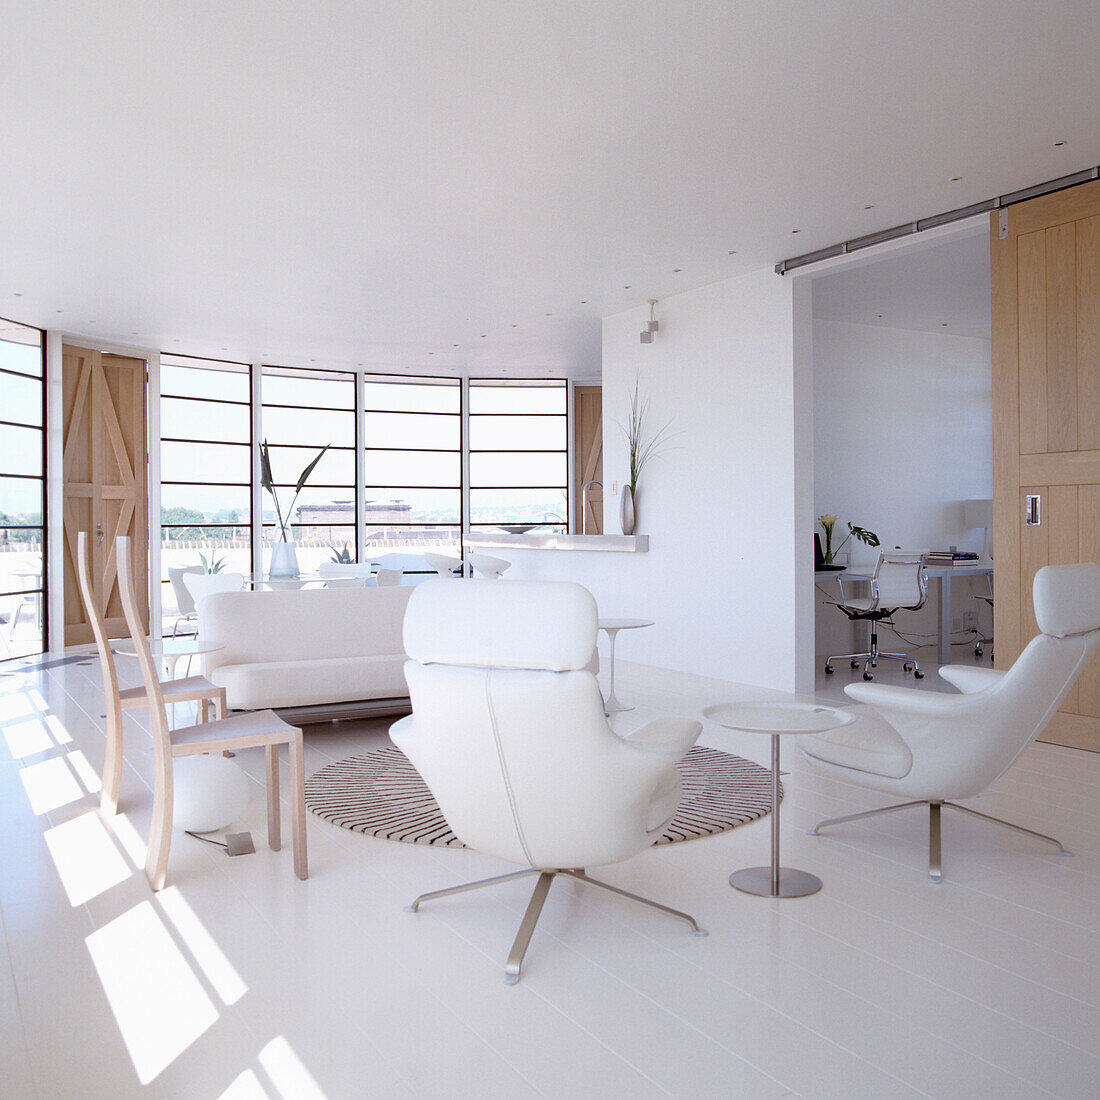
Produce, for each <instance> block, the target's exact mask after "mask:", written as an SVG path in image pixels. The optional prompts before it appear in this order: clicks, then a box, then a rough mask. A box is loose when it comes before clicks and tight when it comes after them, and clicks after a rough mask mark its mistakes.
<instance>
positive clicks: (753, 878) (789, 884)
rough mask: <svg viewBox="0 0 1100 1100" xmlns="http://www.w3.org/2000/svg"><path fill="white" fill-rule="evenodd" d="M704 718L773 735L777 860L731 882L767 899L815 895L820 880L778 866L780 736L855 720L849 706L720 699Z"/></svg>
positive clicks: (742, 873) (774, 856) (743, 872)
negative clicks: (735, 701) (723, 700)
mask: <svg viewBox="0 0 1100 1100" xmlns="http://www.w3.org/2000/svg"><path fill="white" fill-rule="evenodd" d="M702 717H704V718H706V719H708V720H709V721H711V722H714V723H716V724H717V725H719V726H725V727H726V728H727V729H731V730H743V731H745V732H746V733H768V734H771V739H772V809H771V814H772V863H771V866H770V867H745V868H743V869H742V870H740V871H734V872H733V874H732V875H730V885H731V886H733V887H736V888H737V889H738V890H741V891H743V892H744V893H746V894H756V895H757V897H762V898H801V897H806V895H808V894H816V893H817V892H818V890H820V889H821V879H819V878H818V877H817V875H811V874H810V873H809V872H808V871H798V870H796V869H795V868H793V867H781V866H780V865H779V738H780V737H782V736H784V735H785V734H791V733H824V732H825V731H826V730H831V729H836V727H837V726H846V725H848V724H849V723H851V722H854V721H855V715H854V714H852V712H851V711H848V710H838V709H837V708H836V707H826V706H820V705H819V704H817V703H749V702H745V703H718V704H716V705H715V706H712V707H707V708H705V709H704V710H703V712H702Z"/></svg>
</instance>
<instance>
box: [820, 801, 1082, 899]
mask: <svg viewBox="0 0 1100 1100" xmlns="http://www.w3.org/2000/svg"><path fill="white" fill-rule="evenodd" d="M913 806H927V807H928V878H929V879H930V880H931V881H932V882H935V883H938V882H942V881H943V869H942V861H941V852H942V842H941V837H940V809H941V807H943V806H950V807H951V809H953V810H958V811H959V812H960V813H964V814H970V815H971V816H972V817H980V818H982V819H983V820H985V821H992V822H993V824H994V825H1000V826H1001V827H1002V828H1004V829H1011V830H1012V831H1013V832H1016V833H1023V834H1024V836H1030V837H1034V838H1035V839H1036V840H1042V841H1044V842H1045V843H1047V844H1053V845H1054V846H1055V847H1056V848H1057V849H1058V854H1059V855H1062V856H1072V855H1073V853H1072V852H1071V851H1069V850H1067V849H1066V848H1065V847H1064V845H1063V844H1062V842H1061V841H1060V840H1056V839H1055V838H1054V837H1052V836H1047V835H1046V834H1045V833H1037V832H1035V831H1034V830H1033V829H1025V828H1024V827H1023V826H1022V825H1014V824H1013V823H1012V822H1011V821H1003V820H1002V819H1001V818H999V817H993V816H991V815H990V814H983V813H981V812H980V811H979V810H972V809H971V808H970V807H969V806H960V805H959V804H958V803H957V802H928V801H924V800H922V799H917V800H915V801H913V802H898V803H896V804H895V805H893V806H883V807H881V808H880V809H877V810H864V811H863V812H862V813H858V814H846V815H845V816H844V817H831V818H829V819H828V820H827V821H819V822H818V823H817V824H816V825H815V826H814V827H813V828H812V829H811V830H810V836H818V835H819V834H820V832H821V830H822V829H824V828H827V827H828V826H830V825H843V824H845V823H846V822H849V821H861V820H863V819H864V818H867V817H878V816H879V815H881V814H890V813H893V812H894V811H895V810H908V809H911V808H912V807H913Z"/></svg>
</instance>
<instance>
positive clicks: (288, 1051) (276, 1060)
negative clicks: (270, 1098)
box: [260, 1035, 325, 1100]
mask: <svg viewBox="0 0 1100 1100" xmlns="http://www.w3.org/2000/svg"><path fill="white" fill-rule="evenodd" d="M260 1065H261V1066H263V1068H264V1071H265V1072H266V1073H267V1075H268V1077H270V1078H271V1083H272V1084H273V1085H274V1086H275V1087H276V1088H277V1089H278V1090H279V1095H280V1096H282V1097H283V1098H284V1100H325V1094H324V1092H323V1091H322V1090H321V1086H320V1085H318V1084H317V1082H316V1081H315V1080H314V1079H313V1074H311V1073H310V1072H309V1070H308V1069H306V1067H305V1066H304V1065H303V1064H302V1060H301V1058H299V1057H298V1055H297V1054H295V1053H294V1048H293V1047H292V1046H291V1045H290V1043H288V1042H287V1040H286V1038H285V1037H284V1036H282V1035H280V1036H279V1037H278V1038H277V1039H272V1040H271V1042H270V1043H268V1044H267V1046H266V1047H264V1049H263V1050H261V1051H260Z"/></svg>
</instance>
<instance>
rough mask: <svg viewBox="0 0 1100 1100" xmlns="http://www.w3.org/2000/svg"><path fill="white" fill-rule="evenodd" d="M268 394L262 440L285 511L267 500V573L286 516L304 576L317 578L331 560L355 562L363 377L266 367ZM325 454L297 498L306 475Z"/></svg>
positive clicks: (264, 385) (264, 391) (264, 384)
mask: <svg viewBox="0 0 1100 1100" xmlns="http://www.w3.org/2000/svg"><path fill="white" fill-rule="evenodd" d="M261 394H262V399H263V409H262V423H263V432H262V435H263V439H264V440H266V441H267V444H268V452H269V454H270V456H271V475H272V478H273V480H274V483H275V492H276V493H277V494H278V504H279V508H278V513H277V511H276V507H275V501H274V500H273V499H272V495H271V493H268V492H265V493H264V495H263V523H264V569H265V570H266V569H267V568H268V566H269V564H270V561H271V546H272V543H273V541H274V540H275V539H276V538H277V537H278V534H279V527H278V522H279V515H280V514H281V517H282V522H283V523H284V524H285V525H286V527H287V534H288V535H290V536H292V537H293V538H294V540H295V542H296V547H297V556H298V566H299V568H300V569H301V570H302V572H305V573H312V572H314V571H316V569H317V567H318V565H320V564H321V562H325V561H330V560H350V561H354V560H355V556H356V546H355V447H356V440H355V375H354V374H353V373H351V372H348V371H319V370H299V369H297V368H294V367H268V366H265V367H264V369H263V375H262V380H261ZM325 447H327V448H328V449H327V450H325V452H324V455H323V456H322V457H321V459H320V461H319V462H318V463H317V465H316V466H315V467H314V469H313V470H312V471H311V472H310V474H309V478H308V480H307V482H306V484H305V486H304V487H303V488H302V490H301V491H300V492H297V493H296V486H297V484H298V481H299V478H300V477H301V475H302V472H303V471H304V470H305V469H306V467H307V466H309V464H310V463H311V462H312V461H313V460H314V459H315V458H316V457H317V455H318V454H319V452H320V451H321V450H322V449H323V448H325Z"/></svg>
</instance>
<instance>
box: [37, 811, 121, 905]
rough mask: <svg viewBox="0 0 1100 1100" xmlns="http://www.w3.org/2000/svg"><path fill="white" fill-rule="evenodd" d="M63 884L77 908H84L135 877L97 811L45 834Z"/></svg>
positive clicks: (57, 826)
mask: <svg viewBox="0 0 1100 1100" xmlns="http://www.w3.org/2000/svg"><path fill="white" fill-rule="evenodd" d="M43 835H44V836H45V838H46V846H47V847H48V848H49V850H50V855H51V857H52V858H53V862H54V866H55V867H56V868H57V873H58V875H60V877H61V884H62V886H64V887H65V893H66V894H68V895H69V901H70V902H71V903H72V904H73V905H83V904H84V903H85V902H86V901H91V899H92V898H95V897H98V896H99V895H100V894H102V893H103V892H104V891H105V890H109V889H110V888H111V887H112V886H117V885H118V884H119V883H120V882H123V881H125V880H126V879H127V878H129V876H130V875H131V873H132V872H131V870H130V868H129V867H127V866H126V861H125V860H124V859H123V858H122V856H121V855H120V854H119V851H118V849H117V848H116V847H115V844H114V841H112V840H111V836H110V834H109V833H108V832H107V830H106V829H105V828H104V826H103V822H102V821H101V820H100V819H99V815H98V814H97V813H96V812H95V810H89V811H88V813H86V814H82V815H81V816H80V817H75V818H73V820H72V821H66V822H64V823H63V824H61V825H55V826H54V827H53V828H52V829H47V830H46V832H45V833H44V834H43Z"/></svg>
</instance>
